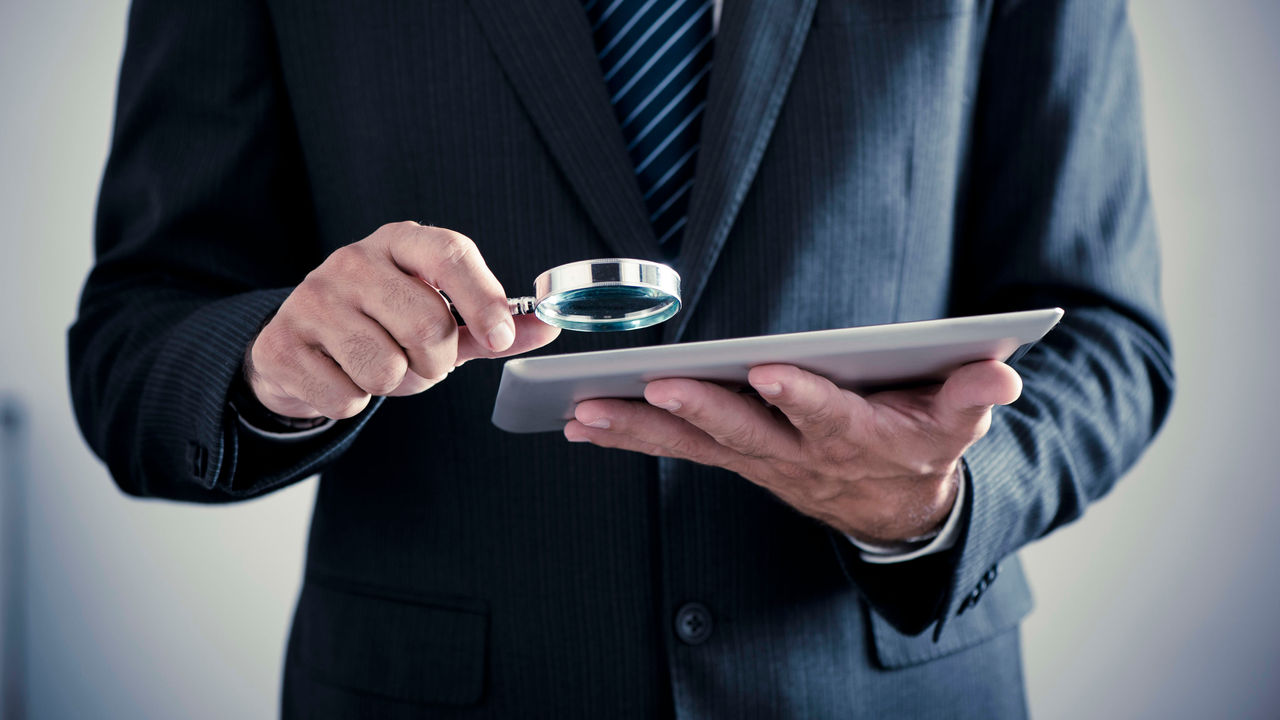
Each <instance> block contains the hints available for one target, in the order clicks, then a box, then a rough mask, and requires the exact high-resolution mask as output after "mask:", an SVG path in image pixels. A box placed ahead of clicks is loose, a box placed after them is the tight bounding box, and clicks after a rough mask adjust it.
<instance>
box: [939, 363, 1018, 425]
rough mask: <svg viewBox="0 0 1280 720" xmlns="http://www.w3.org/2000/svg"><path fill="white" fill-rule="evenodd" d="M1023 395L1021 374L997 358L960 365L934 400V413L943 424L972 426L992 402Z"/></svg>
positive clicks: (980, 420) (1005, 401) (1003, 402)
mask: <svg viewBox="0 0 1280 720" xmlns="http://www.w3.org/2000/svg"><path fill="white" fill-rule="evenodd" d="M1021 394H1022V377H1021V376H1019V375H1018V373H1017V371H1015V370H1014V369H1013V368H1011V367H1009V366H1008V365H1005V364H1004V363H1002V362H1000V361H999V360H982V361H979V362H975V363H969V364H968V365H964V366H961V367H960V368H959V369H957V370H956V371H955V372H953V373H951V375H950V376H949V377H948V378H947V380H946V382H944V383H943V384H942V388H941V389H940V390H938V394H937V396H936V397H935V399H934V403H935V408H936V411H935V414H936V415H937V417H938V420H939V421H941V422H942V423H943V424H944V425H945V426H947V427H950V428H953V429H955V430H958V431H959V430H962V429H964V428H966V427H967V428H969V429H972V427H973V426H974V424H975V423H977V424H982V423H984V422H985V421H986V418H987V413H988V412H989V411H990V410H991V407H992V406H993V405H1008V404H1009V403H1011V402H1013V401H1014V400H1017V399H1018V396H1019V395H1021Z"/></svg>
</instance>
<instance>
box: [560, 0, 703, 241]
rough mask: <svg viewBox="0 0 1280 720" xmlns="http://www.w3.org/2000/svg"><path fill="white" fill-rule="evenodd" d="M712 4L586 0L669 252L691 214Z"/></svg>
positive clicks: (612, 96)
mask: <svg viewBox="0 0 1280 720" xmlns="http://www.w3.org/2000/svg"><path fill="white" fill-rule="evenodd" d="M712 7H713V2H712V0H673V1H671V2H658V1H657V0H606V1H604V2H601V1H600V0H587V2H586V4H585V5H584V9H585V10H586V12H587V18H588V20H590V22H591V30H592V37H593V38H594V40H595V45H596V51H597V57H598V58H599V60H600V69H601V71H602V72H603V73H604V81H605V84H606V85H607V86H608V88H609V102H610V103H612V105H613V110H614V113H615V114H616V115H617V117H618V122H619V123H620V125H621V127H622V134H623V137H624V138H625V139H626V143H627V153H628V154H629V155H630V157H631V162H632V164H633V166H634V168H635V173H636V180H637V181H638V182H639V184H640V192H641V194H642V196H643V197H644V202H645V206H646V207H647V208H648V209H649V222H651V223H653V229H654V235H656V236H657V238H658V243H659V244H661V245H664V246H666V247H667V249H668V253H669V254H670V255H674V254H675V252H674V250H675V249H676V248H678V247H679V240H680V236H681V231H682V230H683V229H684V225H685V223H686V222H687V220H688V217H687V214H688V207H689V194H690V193H689V190H690V188H691V187H692V185H693V181H694V169H695V167H696V166H697V153H698V137H699V134H700V131H701V128H702V115H703V113H704V111H705V110H706V97H707V86H708V85H709V84H710V78H709V74H710V72H711V53H712V46H713V42H712V40H713V38H714V33H713V31H712Z"/></svg>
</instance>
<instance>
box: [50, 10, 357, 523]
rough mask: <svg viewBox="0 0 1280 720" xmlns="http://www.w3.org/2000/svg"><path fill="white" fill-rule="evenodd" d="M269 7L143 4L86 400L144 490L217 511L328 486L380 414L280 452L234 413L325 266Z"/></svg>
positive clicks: (89, 338)
mask: <svg viewBox="0 0 1280 720" xmlns="http://www.w3.org/2000/svg"><path fill="white" fill-rule="evenodd" d="M316 248H317V244H316V243H315V227H314V219H313V213H312V209H311V206H310V204H309V199H308V191H307V180H306V176H305V173H304V171H303V165H302V159H301V157H300V151H299V148H298V142H297V139H296V137H295V135H294V130H293V123H292V119H291V117H290V113H289V108H288V103H287V102H286V98H285V95H284V92H283V89H282V81H281V78H280V72H279V63H278V62H277V60H276V58H275V55H274V46H273V42H272V36H271V28H270V24H269V22H268V18H267V17H266V15H265V11H264V10H263V9H262V8H261V6H260V5H259V4H258V3H257V2H255V1H254V0H211V1H208V2H201V3H194V4H192V3H187V4H178V3H171V2H164V1H163V0H136V2H134V4H133V7H132V9H131V12H130V17H129V26H128V41H127V44H126V50H125V56H124V60H123V63H122V66H121V72H120V84H119V97H118V105H117V116H116V124H115V130H114V134H113V138H112V149H111V155H110V158H109V160H108V163H107V168H106V172H105V175H104V178H103V181H102V190H101V197H100V199H99V206H98V218H97V228H96V256H97V257H96V264H95V266H94V268H93V270H92V272H91V274H90V276H89V279H88V281H87V282H86V284H85V287H84V291H83V295H82V297H81V304H80V311H79V317H78V318H77V320H76V322H75V324H74V325H73V326H72V327H71V330H70V333H69V354H70V358H69V360H70V372H71V386H72V397H73V402H74V405H75V410H76V415H77V418H78V420H79V423H80V427H81V431H82V432H83V433H84V435H85V437H86V439H87V440H88V442H89V444H90V445H91V446H92V448H93V449H94V451H95V452H96V453H97V454H98V455H99V456H100V457H102V458H103V459H104V460H105V461H106V463H107V466H108V467H109V469H110V471H111V473H112V475H113V477H114V478H115V480H116V482H117V483H118V484H119V485H120V487H121V488H122V489H123V490H125V491H126V492H129V493H131V494H137V495H157V496H162V497H170V498H177V499H186V500H195V501H206V502H215V501H223V500H231V499H236V498H242V497H249V496H253V495H256V494H260V493H262V492H265V491H266V490H269V489H271V488H273V487H277V486H280V485H282V484H285V483H287V482H290V481H292V480H296V479H298V478H300V477H303V476H305V475H307V474H309V473H311V472H314V471H315V470H316V469H317V467H319V466H320V464H321V463H323V462H324V461H325V460H326V459H329V458H331V457H333V456H334V454H335V453H336V452H338V451H340V450H341V449H343V448H344V447H345V446H346V444H348V443H349V441H350V440H351V438H352V436H353V434H354V433H355V432H356V431H357V429H358V428H359V427H360V426H361V424H362V423H363V421H364V420H365V419H367V417H368V413H369V412H371V411H372V407H371V408H370V410H369V411H366V413H365V414H363V415H361V416H359V417H357V418H354V419H353V420H351V421H347V422H344V423H342V424H341V427H340V428H335V429H334V430H332V431H331V432H330V433H326V434H325V435H324V436H323V437H321V438H317V439H316V440H312V441H308V442H300V443H296V444H279V445H273V444H271V443H270V442H269V441H266V440H263V439H261V438H253V437H246V436H250V435H252V433H245V432H243V431H242V429H241V428H239V426H238V423H236V422H235V418H234V417H233V415H232V413H230V412H229V411H228V410H227V402H226V400H227V392H228V389H229V388H230V385H231V382H232V379H233V378H234V377H235V375H236V373H238V372H240V369H241V362H242V359H243V356H244V352H245V349H246V348H247V347H248V344H249V342H250V341H251V340H252V338H253V337H254V336H255V334H256V333H257V331H258V329H259V328H260V327H261V326H262V325H263V324H264V323H265V321H266V320H267V319H269V318H270V316H271V315H272V313H274V312H275V310H276V309H277V308H278V307H279V305H280V303H281V302H283V300H284V298H285V297H286V296H287V295H288V293H289V291H290V287H291V286H292V285H294V284H296V283H297V282H298V281H299V280H300V279H301V277H302V276H303V275H304V274H305V273H306V272H307V271H308V270H309V269H311V268H313V267H315V265H317V264H319V262H320V261H321V260H322V259H323V258H321V257H318V256H317V250H316Z"/></svg>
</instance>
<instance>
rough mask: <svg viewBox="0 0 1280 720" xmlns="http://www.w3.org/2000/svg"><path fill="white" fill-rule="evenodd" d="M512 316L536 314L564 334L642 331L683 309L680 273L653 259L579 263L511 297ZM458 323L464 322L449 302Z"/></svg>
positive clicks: (555, 270)
mask: <svg viewBox="0 0 1280 720" xmlns="http://www.w3.org/2000/svg"><path fill="white" fill-rule="evenodd" d="M507 304H508V305H509V306H510V308H511V314H512V315H527V314H529V313H531V312H532V313H533V314H534V315H536V316H537V317H538V319H539V320H541V321H543V322H545V323H547V324H548V325H554V326H556V327H559V328H563V329H565V330H579V331H582V332H611V331H617V330H638V329H640V328H646V327H650V326H651V325H656V324H658V323H660V322H663V321H665V320H669V319H671V317H672V316H674V315H675V314H676V313H677V312H679V311H680V275H679V274H678V273H676V271H675V270H673V269H672V268H671V267H670V266H668V265H664V264H662V263H659V262H652V261H650V260H631V259H627V258H606V259H602V260H580V261H578V262H571V263H568V264H566V265H560V266H558V267H554V268H551V269H550V270H547V271H546V272H544V273H542V274H541V275H539V276H538V277H537V278H536V279H535V280H534V281H533V295H529V296H526V297H518V298H507ZM449 309H450V310H451V311H452V312H453V317H454V319H455V320H457V321H458V325H459V326H462V325H464V324H465V322H464V321H463V319H462V317H461V316H460V315H459V314H458V311H457V310H456V309H455V308H454V307H453V304H452V303H450V304H449Z"/></svg>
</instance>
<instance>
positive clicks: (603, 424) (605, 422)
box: [582, 418, 609, 430]
mask: <svg viewBox="0 0 1280 720" xmlns="http://www.w3.org/2000/svg"><path fill="white" fill-rule="evenodd" d="M582 424H583V425H586V426H587V427H593V428H599V429H601V430H608V429H609V418H597V419H595V420H592V421H591V422H584V423H582Z"/></svg>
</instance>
